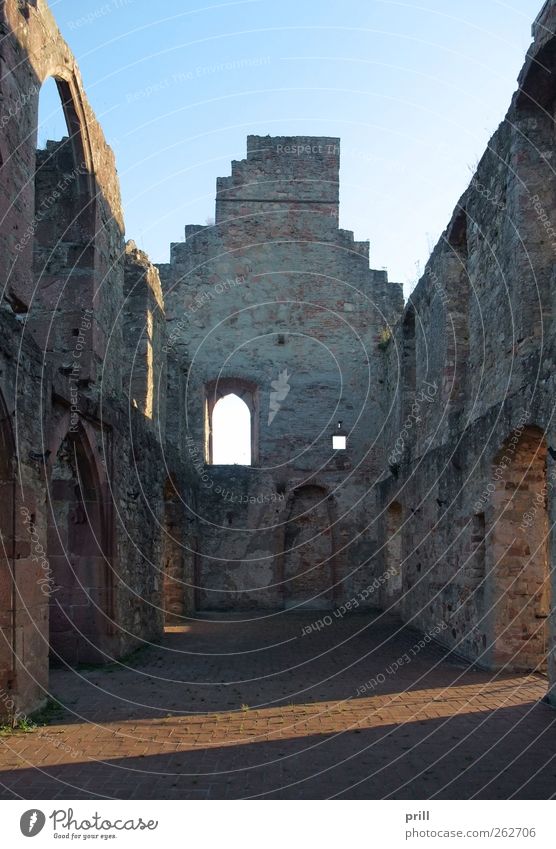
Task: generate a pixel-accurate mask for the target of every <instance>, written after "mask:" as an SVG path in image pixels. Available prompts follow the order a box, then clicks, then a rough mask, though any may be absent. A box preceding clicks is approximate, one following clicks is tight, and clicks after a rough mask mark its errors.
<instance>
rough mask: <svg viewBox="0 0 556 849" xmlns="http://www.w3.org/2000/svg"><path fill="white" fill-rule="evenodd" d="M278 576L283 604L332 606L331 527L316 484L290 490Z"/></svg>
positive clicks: (323, 495)
mask: <svg viewBox="0 0 556 849" xmlns="http://www.w3.org/2000/svg"><path fill="white" fill-rule="evenodd" d="M282 580H283V594H284V606H285V607H286V608H290V607H301V608H308V609H311V608H312V609H315V610H329V609H330V608H331V607H332V604H333V595H334V590H333V585H334V563H333V544H332V530H331V520H330V511H329V507H328V498H327V495H326V491H325V490H324V489H323V488H322V487H320V486H312V485H308V486H302V487H299V488H298V489H296V490H295V492H294V493H293V497H292V499H291V505H290V509H289V513H288V520H287V524H286V529H285V534H284V559H283V575H282Z"/></svg>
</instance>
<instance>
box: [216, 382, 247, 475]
mask: <svg viewBox="0 0 556 849" xmlns="http://www.w3.org/2000/svg"><path fill="white" fill-rule="evenodd" d="M205 392H206V395H205V399H206V400H205V461H206V462H207V463H209V464H210V465H223V466H233V465H239V466H251V465H253V464H254V463H255V462H256V459H257V449H258V436H257V434H258V428H257V423H258V392H257V389H256V387H255V385H254V384H252V383H249V382H247V381H244V380H242V379H240V378H238V379H235V378H225V379H222V380H219V381H217V382H214V383H210V384H208V385H207V387H206V389H205Z"/></svg>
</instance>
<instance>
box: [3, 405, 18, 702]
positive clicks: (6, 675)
mask: <svg viewBox="0 0 556 849" xmlns="http://www.w3.org/2000/svg"><path fill="white" fill-rule="evenodd" d="M14 457H15V447H14V442H13V436H12V428H11V421H10V418H9V415H8V411H7V408H6V405H5V403H4V399H3V398H2V395H1V393H0V689H1V690H2V691H3V692H5V693H7V692H9V691H10V690H11V689H12V688H13V686H14V685H15V682H14V680H13V677H14V654H13V648H14V636H15V635H14V620H13V611H14V604H15V598H14V584H13V567H14V522H15V513H14V510H15V506H14V504H15V477H14V465H13V464H14ZM4 713H5V710H3V705H2V704H0V715H2V714H4Z"/></svg>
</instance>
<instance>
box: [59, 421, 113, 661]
mask: <svg viewBox="0 0 556 849" xmlns="http://www.w3.org/2000/svg"><path fill="white" fill-rule="evenodd" d="M106 548H107V547H106V520H105V516H104V510H103V501H102V497H101V492H100V484H99V478H98V474H97V472H96V468H95V466H94V463H93V461H92V458H91V452H90V450H89V446H88V443H87V441H86V438H85V437H84V435H83V434H82V433H78V434H73V433H71V434H68V436H67V437H66V438H65V439H64V441H63V442H62V444H61V446H60V448H59V450H58V453H57V455H56V459H55V462H54V464H53V469H52V478H51V485H50V516H49V528H48V552H49V561H50V567H51V570H52V576H53V581H54V588H53V592H52V593H51V597H50V619H49V641H50V658H51V663H52V664H53V665H57V664H60V663H66V664H69V665H72V666H73V665H76V664H78V663H104V662H106V660H108V659H109V658H108V657H107V656H106V652H107V651H108V649H109V635H110V633H111V631H110V611H111V604H112V593H111V578H110V576H111V571H110V568H109V565H108V563H107V558H106V553H107V552H106Z"/></svg>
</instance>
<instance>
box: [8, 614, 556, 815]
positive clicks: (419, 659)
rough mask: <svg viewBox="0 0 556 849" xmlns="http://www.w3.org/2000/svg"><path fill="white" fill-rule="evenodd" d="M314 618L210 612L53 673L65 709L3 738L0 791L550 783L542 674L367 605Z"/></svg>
mask: <svg viewBox="0 0 556 849" xmlns="http://www.w3.org/2000/svg"><path fill="white" fill-rule="evenodd" d="M320 615H322V614H318V613H317V614H315V613H314V612H311V613H309V612H306V613H304V614H298V613H296V614H293V613H292V614H290V613H288V614H280V615H276V616H270V617H268V616H267V617H266V618H259V619H258V620H257V621H254V622H243V621H242V620H241V618H240V617H235V618H233V617H227V618H226V620H225V621H218V620H217V619H216V618H207V619H203V620H201V621H196V622H193V623H191V624H190V625H188V626H187V627H185V628H182V629H179V628H175V629H171V630H169V632H168V633H167V634H166V635H165V637H164V640H163V641H162V643H161V644H160V645H156V646H150V647H147V648H146V649H144V650H142V651H141V652H140V653H138V654H137V655H135V656H133V657H132V658H131V660H130V661H128V664H127V666H122V665H113V666H109V667H105V668H103V669H96V670H91V669H89V670H86V669H80V670H67V669H64V670H54V671H53V673H52V677H51V687H52V693H53V695H54V696H55V697H56V698H57V699H58V700H59V701H60V702H61V703H62V705H63V710H61V711H60V713H59V714H58V715H54V716H53V717H52V719H51V721H50V724H49V725H48V726H46V727H41V728H39V729H38V730H35V731H32V732H30V733H20V732H18V733H16V734H10V735H9V736H3V737H0V770H1V773H0V781H1V787H0V796H1V797H2V798H30V799H43V798H47V799H51V798H75V799H80V798H89V799H95V798H121V799H138V798H146V799H147V798H157V799H180V798H185V799H198V798H201V799H204V798H215V799H223V798H245V797H255V798H288V799H290V798H293V799H322V798H330V797H335V798H363V799H376V798H394V799H422V798H455V799H459V798H472V797H476V798H482V799H485V798H486V799H489V798H510V797H516V798H531V799H545V798H549V797H551V796H553V795H554V794H556V759H555V754H556V728H555V721H556V712H554V711H553V710H552V709H551V708H550V707H549V706H548V705H547V704H545V703H543V702H542V701H541V700H542V697H543V695H544V694H545V692H546V679H544V678H542V677H541V676H536V675H530V676H524V675H515V674H514V675H502V674H501V675H492V674H488V673H485V672H482V671H477V670H475V669H471V668H469V667H468V666H466V665H465V664H464V663H462V662H461V661H458V660H456V659H454V658H451V657H450V656H447V655H445V653H444V652H442V651H441V650H440V649H438V648H437V647H436V646H434V645H429V646H427V647H425V648H421V649H419V640H420V639H421V638H420V635H419V634H418V633H417V632H415V631H413V630H411V629H409V628H406V627H404V628H402V627H401V626H400V625H399V623H397V622H395V621H394V620H392V619H387V618H385V617H380V616H375V617H372V618H371V617H368V616H361V615H355V616H351V617H345V618H344V619H334V618H333V623H332V624H331V625H330V626H328V627H326V628H324V629H323V630H321V631H320V632H317V633H310V634H307V635H305V636H303V629H304V628H306V626H308V625H310V624H311V623H312V622H313V621H314V620H315V617H316V618H318V617H319V616H320ZM404 655H407V657H408V658H409V659H410V662H407V661H405V662H402V663H401V665H400V666H399V668H398V669H397V671H395V669H394V666H395V662H396V661H398V659H400V658H402V657H403V656H404ZM376 678H378V679H379V681H380V682H381V683H378V684H376V685H375V684H374V683H372V679H376ZM369 682H371V683H369ZM365 684H367V685H368V686H367V689H366V690H365V691H363V692H362V688H364V686H365Z"/></svg>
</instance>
